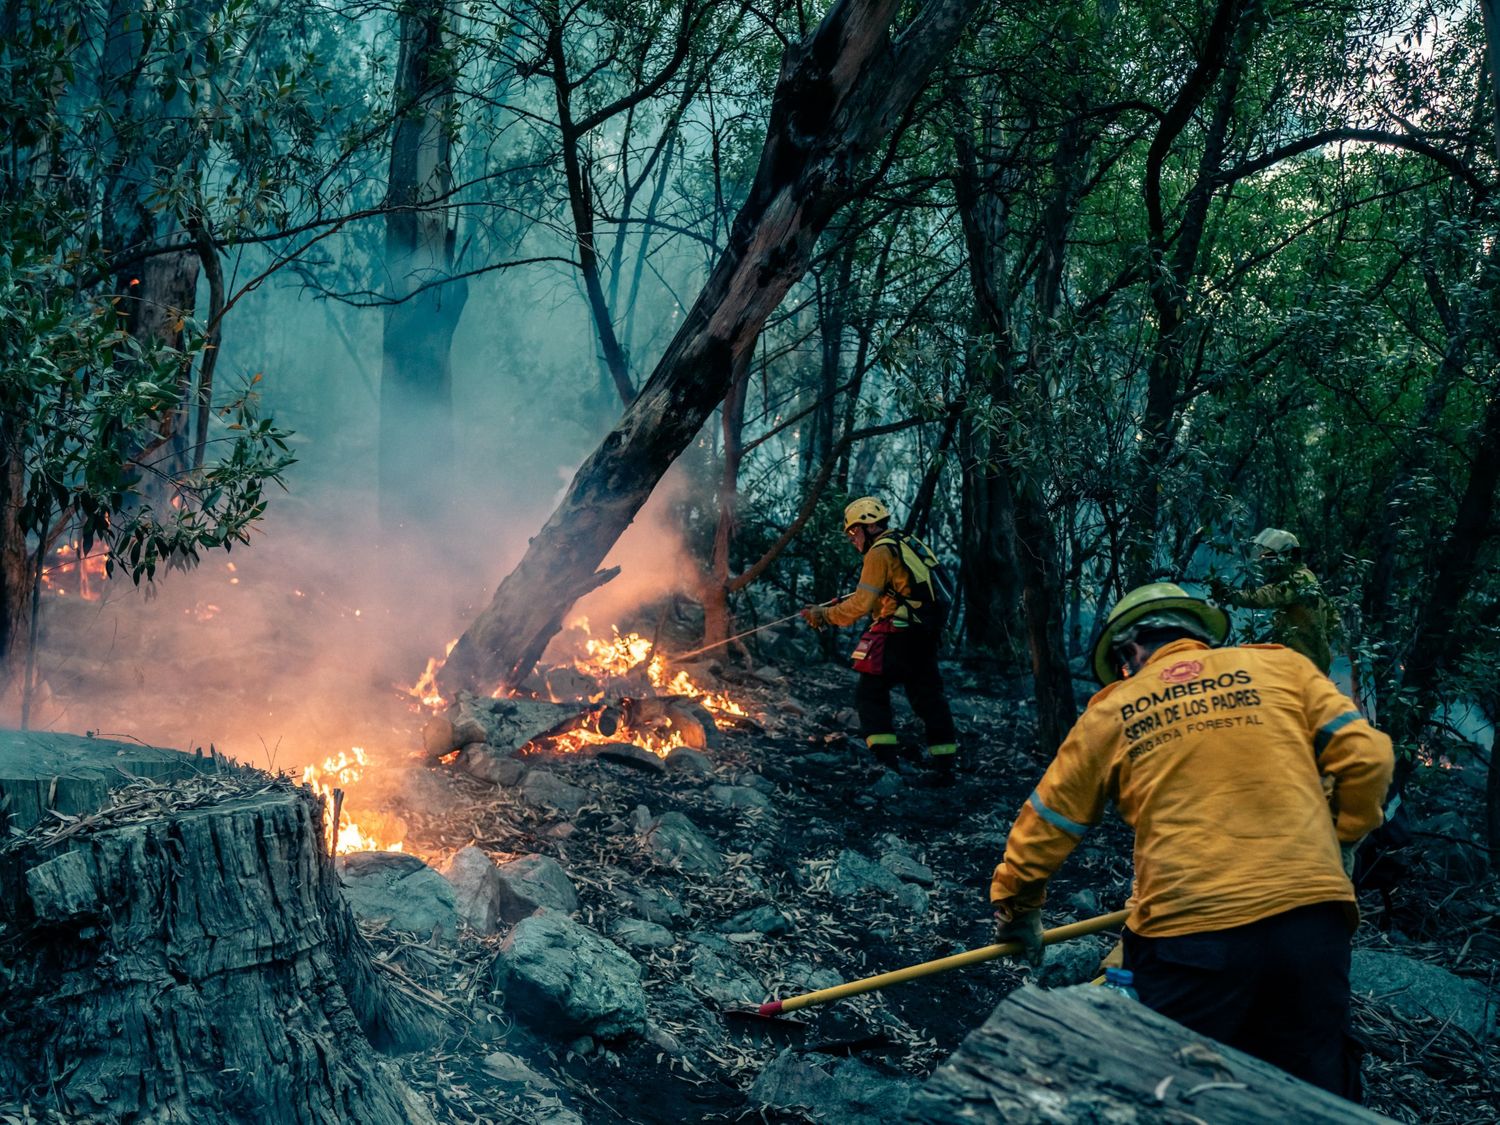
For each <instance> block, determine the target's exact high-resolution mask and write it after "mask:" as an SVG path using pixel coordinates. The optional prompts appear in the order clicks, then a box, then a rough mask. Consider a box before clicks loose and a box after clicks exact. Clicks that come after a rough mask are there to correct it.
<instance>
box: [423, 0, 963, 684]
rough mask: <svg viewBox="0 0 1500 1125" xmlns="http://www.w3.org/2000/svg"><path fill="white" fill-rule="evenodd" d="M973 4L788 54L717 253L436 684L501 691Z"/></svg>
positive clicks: (527, 663) (831, 24)
mask: <svg viewBox="0 0 1500 1125" xmlns="http://www.w3.org/2000/svg"><path fill="white" fill-rule="evenodd" d="M978 6H979V0H928V2H927V3H926V4H924V5H923V6H922V8H921V9H920V11H919V12H918V14H917V15H916V17H915V18H914V19H913V20H912V22H911V23H910V24H909V25H908V27H907V28H906V30H905V31H904V32H903V33H902V34H901V35H900V36H899V37H898V38H897V39H896V40H894V41H893V40H892V39H891V38H890V35H889V28H890V24H891V22H892V20H893V19H894V18H895V16H896V13H897V10H898V8H899V7H900V4H899V3H898V2H897V0H839V2H837V3H835V4H834V6H833V8H832V9H831V10H830V11H829V12H828V14H827V15H826V16H825V17H824V19H823V21H822V22H821V23H820V24H819V25H818V27H817V28H816V29H815V30H814V31H813V33H812V34H811V35H810V36H809V37H808V38H807V39H806V40H804V41H803V42H801V43H799V44H797V45H795V46H793V47H791V48H789V49H788V51H787V54H786V57H785V59H784V61H783V63H782V70H781V76H780V78H779V80H778V82H777V88H776V93H775V95H774V97H773V100H772V106H771V118H770V122H769V124H768V127H767V133H766V143H765V147H764V148H763V150H762V152H761V158H760V165H759V167H758V169H757V171H756V176H755V180H754V183H753V184H752V185H751V189H750V192H749V196H748V198H747V199H746V201H745V204H744V207H743V208H742V209H741V211H740V214H739V216H738V217H737V219H736V220H735V225H734V229H733V230H732V231H731V234H730V238H729V243H728V247H727V248H726V250H725V252H724V254H723V256H722V257H721V258H720V259H719V261H718V262H717V263H716V265H715V266H714V269H713V271H712V273H711V274H710V275H709V278H708V280H707V282H706V283H705V284H704V287H703V290H702V292H701V293H700V294H699V296H698V299H697V300H696V301H695V302H694V304H693V307H692V309H691V310H690V311H689V312H688V315H687V316H686V318H685V319H684V321H683V324H682V327H681V328H680V329H679V330H678V332H677V335H676V336H675V337H674V338H673V340H672V343H671V344H670V345H668V347H667V350H666V353H665V354H664V355H663V357H662V359H661V361H660V362H659V363H658V364H657V366H656V370H655V371H654V372H653V373H652V376H651V378H650V379H649V380H648V381H647V382H646V385H645V386H644V387H642V388H641V391H640V393H639V394H638V395H637V396H636V398H635V400H634V401H633V402H632V403H631V405H630V407H629V408H628V409H627V410H626V412H625V414H624V416H623V417H622V418H621V420H620V422H619V424H618V425H617V426H616V427H615V428H614V430H613V431H611V432H610V433H609V434H608V435H607V436H606V437H605V439H604V441H603V443H602V444H601V445H600V446H599V448H598V449H596V450H595V451H594V453H593V454H592V455H591V456H590V457H589V458H588V460H586V461H585V462H584V463H583V465H582V466H581V467H580V468H579V470H578V472H577V474H576V475H575V476H574V478H573V482H572V484H571V485H570V486H569V488H568V491H567V494H566V495H565V496H564V498H563V500H562V503H561V504H560V505H559V507H558V508H557V510H556V511H554V512H553V514H552V516H551V518H550V519H548V521H547V523H546V524H545V525H544V526H543V528H542V529H541V531H540V532H539V533H538V534H537V535H536V537H535V538H534V539H532V541H531V543H530V546H529V547H528V548H527V551H526V554H525V556H524V557H523V558H522V560H521V563H520V565H519V566H517V568H516V569H515V570H514V571H513V572H512V573H511V574H510V575H509V576H508V577H507V578H506V579H505V580H504V581H503V582H502V583H501V584H500V587H499V589H497V590H496V592H495V596H494V599H493V600H492V602H491V603H490V605H489V607H488V608H487V609H486V610H485V611H484V612H483V613H482V614H481V615H480V617H479V618H478V619H477V620H476V621H475V622H474V624H473V625H472V626H471V627H470V628H469V629H468V631H467V632H465V633H464V635H463V636H462V637H460V638H459V641H458V644H457V646H456V647H455V648H454V649H453V652H452V653H451V654H450V655H449V657H448V662H447V664H446V665H445V666H444V668H443V670H442V672H441V673H440V683H441V684H442V686H443V687H444V688H445V689H446V690H448V691H452V690H455V689H459V688H479V689H481V690H486V689H488V688H491V687H493V686H495V685H496V684H499V685H501V686H503V687H513V686H514V685H515V684H517V683H519V682H520V681H521V680H522V679H524V678H525V676H526V674H527V673H528V672H529V671H530V670H531V668H532V666H533V665H534V664H535V663H536V660H537V658H538V657H539V656H540V655H541V652H542V649H543V648H544V647H545V646H546V643H547V641H548V640H549V639H550V638H551V637H552V635H553V634H554V633H555V632H556V631H557V629H558V627H559V622H560V621H561V619H562V616H563V614H564V613H566V611H567V609H568V607H569V606H570V605H571V604H572V602H573V600H574V599H575V598H576V597H577V595H578V590H579V588H580V586H582V585H583V584H584V583H586V582H587V581H588V580H589V577H590V575H592V574H593V573H594V572H595V568H596V567H597V566H598V565H599V563H600V561H601V560H602V559H603V558H604V555H605V554H606V553H607V552H608V550H609V548H610V547H611V546H612V545H613V544H614V542H615V540H616V539H618V538H619V536H620V534H621V533H622V532H623V531H624V530H625V528H626V527H627V526H629V524H630V522H631V520H632V519H634V517H635V514H636V513H637V512H638V511H639V510H640V509H641V506H642V505H643V504H645V502H646V500H647V498H648V497H649V496H650V494H651V491H652V489H653V488H654V487H655V486H656V483H657V482H658V481H659V480H660V479H661V477H662V475H663V474H664V473H665V472H666V471H667V469H668V467H669V466H670V465H671V464H672V462H673V461H674V460H675V459H676V458H677V456H678V455H679V454H680V453H681V452H682V451H683V449H685V448H686V447H687V446H688V444H689V443H691V442H692V440H693V438H694V437H695V436H696V435H697V433H698V431H699V430H700V429H701V428H702V426H703V423H704V422H705V421H706V420H707V418H708V416H709V415H710V414H711V413H712V411H713V409H714V407H715V406H716V405H718V403H719V402H720V401H722V399H723V397H724V395H725V392H726V391H727V390H728V387H729V385H730V382H731V380H732V378H733V374H734V372H735V371H736V370H737V369H738V365H739V363H740V362H741V360H742V357H744V356H745V355H746V353H747V352H748V351H749V350H750V349H751V348H753V347H754V345H755V341H756V339H757V338H758V337H759V334H760V331H761V328H762V327H763V326H764V324H765V321H766V318H767V317H768V316H769V315H770V314H771V312H772V311H773V310H774V309H775V308H776V306H777V305H779V304H780V302H781V300H782V298H783V297H784V296H785V295H786V293H787V290H788V289H790V288H791V286H792V285H793V284H794V283H795V282H796V281H797V280H798V279H799V278H801V277H802V275H803V274H804V273H805V272H806V270H807V264H808V261H809V259H810V257H811V255H812V252H813V249H814V246H815V244H816V241H817V238H818V236H819V235H820V234H821V233H822V231H823V230H824V228H826V226H827V225H828V222H829V220H830V219H831V218H832V217H833V215H834V214H835V213H836V211H837V210H838V208H839V207H840V206H842V205H843V204H844V203H845V202H847V200H848V198H849V197H850V195H851V194H852V193H854V192H855V191H856V190H857V187H856V183H857V175H858V170H859V164H860V161H861V159H862V157H864V156H865V155H866V154H867V153H869V152H870V151H871V150H872V149H873V148H874V147H875V146H876V145H877V144H880V143H882V142H885V141H888V140H889V138H890V137H891V135H892V134H893V133H895V132H896V131H898V130H899V128H900V125H901V121H902V120H903V118H904V116H905V113H906V111H907V109H908V107H909V106H910V105H911V102H912V100H913V99H914V98H915V97H916V95H917V94H918V92H919V91H920V90H921V87H922V86H923V85H924V84H925V82H926V80H927V77H928V75H929V74H930V73H931V71H932V68H933V67H934V66H935V65H936V64H937V62H938V60H939V59H940V58H941V57H942V56H943V55H945V54H946V53H947V52H948V51H949V50H950V49H951V47H952V46H953V44H954V43H955V42H956V41H957V39H958V36H959V34H960V32H961V31H962V30H963V27H964V25H965V24H966V23H967V22H968V19H969V17H970V16H971V15H972V14H973V13H974V11H975V10H976V9H977V8H978Z"/></svg>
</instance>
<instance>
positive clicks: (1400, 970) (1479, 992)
mask: <svg viewBox="0 0 1500 1125" xmlns="http://www.w3.org/2000/svg"><path fill="white" fill-rule="evenodd" d="M1349 986H1350V988H1351V989H1352V990H1353V991H1354V992H1358V993H1360V994H1362V995H1364V996H1367V997H1369V998H1370V999H1371V1000H1373V1001H1375V1002H1376V1003H1379V1004H1385V1005H1387V1006H1389V1007H1391V1008H1393V1009H1394V1010H1395V1011H1397V1012H1399V1013H1401V1014H1402V1015H1404V1016H1408V1017H1411V1016H1418V1017H1420V1016H1432V1017H1433V1018H1434V1019H1438V1020H1444V1021H1451V1022H1452V1023H1453V1024H1454V1026H1456V1027H1460V1028H1462V1029H1463V1030H1464V1031H1467V1032H1468V1033H1469V1034H1470V1035H1472V1036H1474V1037H1475V1038H1476V1039H1481V1040H1482V1039H1485V1038H1487V1037H1488V1036H1489V1035H1491V1034H1493V1032H1494V1028H1495V1009H1496V1007H1497V998H1496V997H1495V996H1493V995H1491V994H1490V992H1489V990H1488V989H1486V988H1485V987H1484V985H1482V984H1480V983H1479V982H1478V981H1472V980H1466V979H1465V978H1463V977H1460V976H1456V975H1455V974H1453V973H1450V972H1449V971H1448V970H1447V969H1442V968H1439V967H1438V966H1436V965H1432V964H1428V963H1427V962H1426V961H1418V960H1416V959H1415V958H1412V957H1407V956H1404V955H1403V954H1400V953H1386V952H1383V951H1381V950H1377V949H1356V950H1355V951H1354V956H1353V959H1352V962H1351V964H1350V967H1349Z"/></svg>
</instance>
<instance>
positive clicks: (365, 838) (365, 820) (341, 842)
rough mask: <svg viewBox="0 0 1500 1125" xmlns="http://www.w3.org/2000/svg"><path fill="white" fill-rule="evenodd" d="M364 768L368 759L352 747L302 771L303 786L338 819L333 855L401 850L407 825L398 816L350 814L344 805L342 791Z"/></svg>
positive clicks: (355, 779) (359, 749)
mask: <svg viewBox="0 0 1500 1125" xmlns="http://www.w3.org/2000/svg"><path fill="white" fill-rule="evenodd" d="M367 765H369V758H368V756H367V755H366V754H365V752H364V750H363V749H362V748H361V747H358V746H353V747H350V748H349V750H347V751H343V750H341V751H339V753H338V755H337V756H336V757H335V756H333V755H329V756H328V757H326V758H324V759H323V764H322V765H320V766H307V767H306V768H305V769H303V771H302V784H304V785H310V786H311V787H312V790H313V792H314V793H316V794H317V795H318V796H320V797H322V798H323V800H324V802H325V804H326V807H327V808H329V809H330V810H334V811H335V815H337V816H338V835H337V837H336V839H335V840H334V847H333V850H334V854H335V855H344V854H346V853H348V852H399V851H403V850H404V848H403V845H402V839H403V837H405V835H406V825H405V824H403V823H402V822H401V820H400V819H399V818H398V817H394V816H391V815H390V814H388V813H381V812H373V811H361V812H359V813H357V814H355V813H351V811H350V810H349V807H348V806H347V805H345V804H344V803H343V799H342V794H343V792H344V791H345V790H347V789H348V788H349V787H350V786H351V785H354V784H355V783H356V782H358V781H359V780H360V779H361V778H362V777H363V776H364V771H365V767H366V766H367ZM356 818H357V819H356Z"/></svg>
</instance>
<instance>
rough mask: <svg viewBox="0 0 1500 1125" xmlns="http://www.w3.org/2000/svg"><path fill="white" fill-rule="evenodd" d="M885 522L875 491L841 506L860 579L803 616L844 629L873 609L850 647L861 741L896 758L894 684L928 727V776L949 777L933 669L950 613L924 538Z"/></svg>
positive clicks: (943, 703) (951, 737) (945, 726)
mask: <svg viewBox="0 0 1500 1125" xmlns="http://www.w3.org/2000/svg"><path fill="white" fill-rule="evenodd" d="M890 522H891V513H890V509H889V508H887V507H886V506H885V505H884V504H883V503H881V502H880V501H879V500H878V499H876V498H875V497H873V496H862V497H860V498H859V499H858V500H855V501H854V502H853V503H851V504H850V505H849V506H848V507H846V508H845V509H844V533H845V534H846V535H847V536H848V537H849V540H850V542H851V543H853V544H854V547H855V549H856V550H857V551H859V553H860V554H861V555H863V556H864V565H863V567H862V568H861V570H860V575H859V586H858V587H857V588H856V589H855V591H854V593H852V594H850V595H849V596H848V597H847V598H844V599H843V600H842V601H840V602H839V603H838V604H836V605H831V606H808V607H807V608H806V609H804V610H803V611H802V616H803V617H804V618H806V620H807V622H808V624H809V625H811V626H812V627H813V628H815V629H822V628H824V627H825V626H829V625H832V626H834V627H836V628H842V627H843V626H845V625H852V624H854V623H855V622H856V621H858V620H859V619H860V618H862V617H864V616H865V615H866V614H870V615H871V617H872V621H871V624H870V628H869V629H868V630H866V631H865V634H864V636H862V637H861V638H860V640H859V644H858V645H857V646H856V648H855V651H854V654H853V660H854V669H855V671H857V672H859V674H860V676H859V684H858V686H857V687H856V688H855V692H854V702H855V707H856V708H857V709H858V711H859V725H860V733H861V734H862V735H863V736H864V739H865V744H866V745H867V746H869V748H870V749H871V751H873V752H874V754H875V757H876V759H877V760H879V761H880V762H882V763H883V764H885V765H887V766H894V765H895V764H896V761H897V752H898V739H897V737H896V718H895V714H894V712H893V711H892V710H891V691H892V689H893V688H895V687H898V686H899V687H901V688H903V689H904V690H905V692H906V698H907V701H908V702H910V703H911V708H912V710H913V711H915V712H916V713H917V717H918V718H919V719H921V720H922V725H923V727H924V728H925V730H926V734H927V754H926V757H925V759H923V764H924V765H926V766H928V767H929V768H931V769H934V770H936V771H937V773H936V774H933V775H930V776H933V777H936V778H938V779H939V780H943V779H951V776H952V771H953V763H954V758H955V754H956V752H957V749H958V745H957V735H956V731H955V728H954V725H953V714H952V712H950V711H949V709H948V699H947V696H946V695H945V694H944V691H943V675H942V672H941V671H940V670H939V669H938V644H939V642H940V641H941V640H942V629H943V624H944V618H945V617H946V613H947V606H946V604H945V602H944V599H943V597H942V592H941V589H940V577H939V574H938V565H939V564H938V561H937V558H936V557H935V556H934V555H933V553H932V551H931V550H929V549H928V548H927V546H926V545H925V544H924V543H922V541H921V540H919V539H917V538H915V537H914V536H910V535H906V534H904V533H902V532H900V531H895V530H893V529H892V528H891V526H890Z"/></svg>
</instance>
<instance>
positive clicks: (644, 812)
mask: <svg viewBox="0 0 1500 1125" xmlns="http://www.w3.org/2000/svg"><path fill="white" fill-rule="evenodd" d="M654 823H656V818H655V817H654V816H652V815H651V810H650V809H648V808H647V807H646V806H645V805H636V807H635V808H633V809H632V810H630V826H631V827H632V828H634V829H635V830H636V831H637V832H649V831H651V826H652V825H653V824H654Z"/></svg>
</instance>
